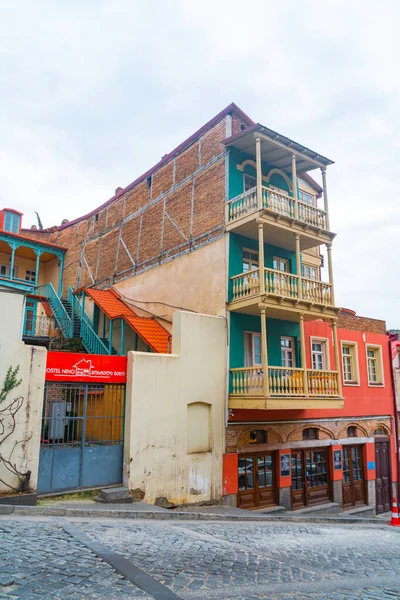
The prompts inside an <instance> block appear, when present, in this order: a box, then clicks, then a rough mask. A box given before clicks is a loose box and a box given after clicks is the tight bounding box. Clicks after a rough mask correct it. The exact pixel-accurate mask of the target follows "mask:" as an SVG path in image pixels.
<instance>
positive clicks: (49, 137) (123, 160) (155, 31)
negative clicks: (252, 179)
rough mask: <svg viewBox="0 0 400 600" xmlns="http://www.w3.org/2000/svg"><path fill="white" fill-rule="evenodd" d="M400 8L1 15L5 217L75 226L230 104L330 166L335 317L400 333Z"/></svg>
mask: <svg viewBox="0 0 400 600" xmlns="http://www.w3.org/2000/svg"><path fill="white" fill-rule="evenodd" d="M399 22H400V2H399V1H398V0H381V1H380V2H379V3H377V2H373V1H372V0H351V1H349V0H279V1H277V0H273V1H272V0H259V1H251V0H248V1H247V2H243V1H238V0H229V1H225V0H212V1H211V0H201V2H198V1H194V0H192V1H189V0H157V1H151V0H143V1H139V0H68V2H66V1H65V0H51V1H50V0H46V1H45V0H35V2H32V0H19V1H18V2H16V1H15V0H0V207H3V206H7V207H14V208H16V209H18V210H20V211H21V212H23V213H24V215H25V217H24V225H25V226H26V227H30V225H32V224H33V223H35V215H34V212H33V211H35V210H37V211H38V212H39V214H40V216H41V219H42V221H43V224H44V226H45V227H46V226H50V225H54V224H60V222H61V220H62V219H63V218H67V219H70V220H71V219H74V218H76V217H78V216H80V215H82V214H84V213H86V212H88V211H90V210H92V209H93V208H95V207H96V206H99V205H100V204H102V203H103V202H104V201H105V200H107V199H108V198H110V197H111V196H112V195H113V193H114V190H115V188H116V187H118V186H122V187H124V186H126V185H127V184H128V183H130V182H131V181H133V180H134V179H135V178H136V177H137V176H139V175H140V174H141V173H143V172H144V171H145V170H147V169H148V168H149V167H151V166H153V164H155V163H156V162H157V161H158V160H159V159H160V158H161V156H163V155H164V154H166V153H167V152H169V151H170V150H172V149H173V148H174V147H175V146H177V145H178V144H179V143H180V142H181V141H183V140H184V139H185V138H186V137H188V136H189V135H190V134H191V133H193V132H194V131H195V130H196V129H197V128H199V127H200V126H201V125H202V124H203V123H205V122H206V121H207V120H208V119H210V118H211V117H213V116H214V115H215V114H216V113H217V112H219V111H220V110H221V109H222V108H224V107H225V106H226V105H228V104H229V103H230V102H232V101H233V102H236V104H238V105H239V106H240V107H241V108H242V109H243V110H244V111H245V112H246V113H247V114H248V115H249V116H250V117H251V118H252V119H253V120H254V121H257V122H260V123H262V124H264V125H266V126H268V127H270V128H271V129H275V130H277V131H279V132H281V133H283V134H286V135H287V136H289V137H291V138H293V139H295V140H296V141H298V142H300V143H302V144H304V145H305V146H307V147H310V148H312V149H313V150H316V151H317V152H320V153H321V154H323V155H325V156H328V157H329V158H331V159H332V160H334V161H335V163H336V164H335V165H333V166H332V167H330V168H328V187H329V200H330V212H331V228H332V229H333V230H334V231H335V232H337V233H338V236H337V238H336V240H335V242H334V246H333V249H334V253H333V256H334V269H335V284H336V302H337V304H340V305H342V306H346V307H349V308H353V309H354V310H356V311H357V313H358V314H361V315H364V316H371V317H376V318H381V319H386V321H387V324H388V327H399V328H400V315H398V304H399V298H400V277H399V269H398V263H399V245H400V244H399V241H400V236H399V234H400V203H399V200H398V198H399V190H398V187H399V186H398V179H399V178H400V169H399V166H398V161H399V156H400V152H399V145H400V141H399V140H400V136H399V128H400V126H399V124H400V95H399V88H400V78H399V66H398V56H399V50H398V48H399V47H398V24H399Z"/></svg>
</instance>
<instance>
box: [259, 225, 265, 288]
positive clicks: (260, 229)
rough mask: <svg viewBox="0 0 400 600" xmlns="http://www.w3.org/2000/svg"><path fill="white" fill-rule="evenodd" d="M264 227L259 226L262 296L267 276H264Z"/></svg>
mask: <svg viewBox="0 0 400 600" xmlns="http://www.w3.org/2000/svg"><path fill="white" fill-rule="evenodd" d="M264 268H265V263H264V225H263V224H262V223H259V224H258V271H259V278H260V294H265V275H264Z"/></svg>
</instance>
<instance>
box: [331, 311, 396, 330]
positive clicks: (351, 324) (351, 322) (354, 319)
mask: <svg viewBox="0 0 400 600" xmlns="http://www.w3.org/2000/svg"><path fill="white" fill-rule="evenodd" d="M337 326H338V327H341V328H342V329H353V330H355V331H362V332H364V331H365V332H367V333H378V334H379V333H380V334H383V335H385V333H386V322H385V321H381V320H379V319H369V318H368V317H358V316H356V315H351V314H349V313H347V312H344V311H341V312H340V313H339V315H338V321H337Z"/></svg>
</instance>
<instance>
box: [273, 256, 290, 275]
mask: <svg viewBox="0 0 400 600" xmlns="http://www.w3.org/2000/svg"><path fill="white" fill-rule="evenodd" d="M274 261H276V262H279V261H281V262H283V263H285V264H286V265H287V271H281V270H280V269H275V267H274ZM272 268H273V270H274V271H278V273H285V274H286V275H290V261H289V259H288V258H282V257H281V256H273V257H272Z"/></svg>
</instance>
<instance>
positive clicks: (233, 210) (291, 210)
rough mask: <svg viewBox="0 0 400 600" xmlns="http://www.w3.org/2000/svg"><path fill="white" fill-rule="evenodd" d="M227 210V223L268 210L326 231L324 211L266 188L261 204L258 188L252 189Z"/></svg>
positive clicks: (235, 200)
mask: <svg viewBox="0 0 400 600" xmlns="http://www.w3.org/2000/svg"><path fill="white" fill-rule="evenodd" d="M226 208H227V213H226V214H227V223H232V222H233V221H236V220H237V219H240V218H241V217H243V216H245V215H248V214H251V213H253V212H256V211H257V210H258V209H261V208H266V209H268V210H271V211H273V212H275V213H277V214H279V215H282V216H284V217H288V218H290V219H296V220H298V221H300V222H302V223H306V224H307V225H312V226H313V227H317V228H318V229H323V230H326V213H325V211H324V210H322V209H320V208H317V207H316V206H312V205H311V204H307V203H306V202H302V201H301V200H295V199H294V198H292V197H291V196H288V195H287V194H284V193H282V192H278V191H277V190H273V189H270V188H267V187H265V186H263V188H262V198H261V202H258V199H257V188H252V189H251V190H248V191H246V192H244V193H243V194H240V195H239V196H236V197H235V198H233V199H232V200H230V201H229V202H227V204H226Z"/></svg>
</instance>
